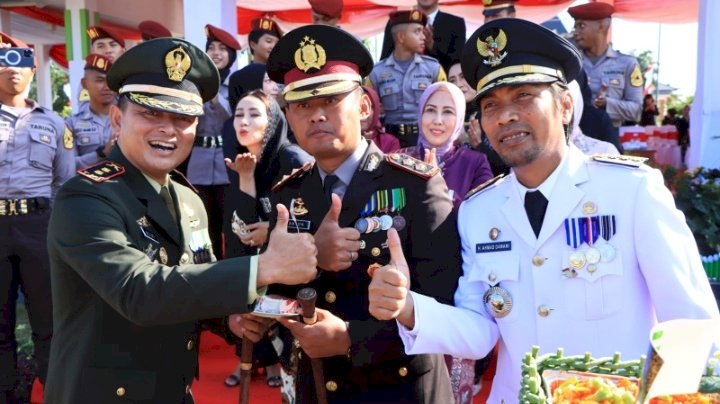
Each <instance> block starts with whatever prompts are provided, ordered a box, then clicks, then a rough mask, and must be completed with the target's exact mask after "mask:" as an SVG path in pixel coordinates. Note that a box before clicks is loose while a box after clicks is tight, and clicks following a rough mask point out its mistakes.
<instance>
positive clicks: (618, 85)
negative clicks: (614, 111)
mask: <svg viewBox="0 0 720 404" xmlns="http://www.w3.org/2000/svg"><path fill="white" fill-rule="evenodd" d="M603 82H604V83H606V84H607V85H608V95H609V96H611V97H614V98H622V94H623V92H624V91H625V76H623V75H622V74H617V73H613V74H608V75H606V76H605V77H603Z"/></svg>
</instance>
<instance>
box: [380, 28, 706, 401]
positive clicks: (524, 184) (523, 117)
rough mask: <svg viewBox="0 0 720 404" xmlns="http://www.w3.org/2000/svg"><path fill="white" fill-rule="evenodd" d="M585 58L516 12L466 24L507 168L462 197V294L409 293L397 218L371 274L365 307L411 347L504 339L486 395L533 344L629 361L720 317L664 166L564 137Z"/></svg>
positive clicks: (507, 379) (441, 349)
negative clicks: (385, 252)
mask: <svg viewBox="0 0 720 404" xmlns="http://www.w3.org/2000/svg"><path fill="white" fill-rule="evenodd" d="M580 60H581V56H580V54H579V53H578V51H577V50H575V48H574V47H573V46H572V45H571V44H570V43H568V42H567V41H566V40H565V39H563V38H560V37H559V36H557V35H555V34H554V33H552V32H550V31H548V30H546V29H545V28H542V27H540V26H538V25H535V24H533V23H531V22H528V21H524V20H520V19H504V20H497V21H493V22H490V23H488V24H486V25H483V26H482V27H481V28H480V29H479V30H478V31H477V32H475V33H474V34H473V36H471V37H470V40H469V41H468V43H467V45H466V47H465V49H464V51H463V61H462V68H463V73H464V74H465V77H466V78H467V79H468V82H469V83H470V85H471V86H474V87H475V88H476V89H477V93H478V96H477V99H476V102H478V106H479V110H480V114H481V116H482V117H481V124H482V127H483V129H484V130H485V132H486V133H487V134H488V137H489V139H490V142H491V144H492V147H493V148H494V149H495V150H497V152H498V153H499V155H500V156H501V157H502V158H503V160H504V161H505V163H507V164H508V165H509V166H511V167H512V171H511V173H510V175H508V176H507V177H505V178H501V179H497V180H496V181H495V182H494V183H492V184H490V185H485V186H484V187H479V188H480V189H477V190H474V193H473V192H472V191H471V195H469V196H468V197H467V199H466V201H465V202H464V203H463V204H462V205H461V207H460V212H459V218H458V228H459V233H460V237H461V240H462V258H463V276H462V277H461V278H460V281H459V285H458V289H457V291H456V294H455V304H456V306H457V307H451V306H447V305H442V304H440V303H438V302H436V301H435V300H433V299H431V298H428V297H425V296H422V295H420V294H417V293H414V292H411V293H407V290H408V286H409V285H408V283H409V282H408V281H407V279H408V278H407V273H406V272H405V271H406V266H405V261H404V258H403V253H402V249H401V248H400V247H399V246H398V245H399V244H398V243H397V241H396V240H397V239H396V234H395V233H394V231H392V230H390V231H389V232H388V245H389V249H390V251H391V253H392V259H391V264H390V265H388V266H385V267H383V268H381V269H379V270H378V271H376V272H375V274H374V276H373V281H372V283H371V284H370V286H369V289H370V293H369V300H370V313H371V314H372V315H373V316H375V317H376V318H378V319H392V318H397V321H398V323H399V325H400V327H399V329H400V335H401V337H402V339H403V342H404V344H405V348H406V351H407V353H408V354H419V353H446V354H452V355H456V356H459V357H463V358H482V357H484V356H485V355H486V354H487V353H488V352H489V351H490V350H491V349H493V347H494V346H495V345H496V344H498V343H499V354H498V367H497V373H496V376H495V379H494V380H493V385H492V391H491V393H490V398H489V400H488V402H490V403H502V402H504V403H506V404H509V403H515V402H517V401H518V390H519V389H520V381H521V360H522V358H523V356H524V354H525V353H526V352H529V351H530V350H531V348H532V346H533V345H536V344H537V345H539V346H540V350H541V353H547V352H554V351H555V350H556V349H557V348H558V347H563V348H564V349H565V353H566V354H567V355H576V354H583V353H585V352H591V353H592V355H593V356H596V357H602V356H612V354H613V353H614V352H621V353H622V356H623V358H624V359H628V360H630V359H633V358H639V357H640V355H642V354H644V353H646V351H647V347H648V336H649V331H650V328H651V327H652V326H653V325H654V324H656V323H657V322H658V321H666V320H670V319H677V318H695V319H704V318H718V317H720V315H719V314H718V308H717V305H716V302H715V299H714V298H713V295H712V291H711V289H710V286H709V283H708V280H707V277H706V275H705V273H704V271H703V268H702V264H701V262H700V258H699V255H698V250H697V247H696V245H695V241H694V239H693V236H692V234H691V233H690V230H689V229H688V227H687V225H686V224H685V218H684V217H683V215H682V213H681V212H679V211H678V210H677V209H676V208H675V205H674V202H673V198H672V195H671V194H670V192H669V191H668V190H667V188H665V186H664V184H663V178H662V176H661V174H660V172H659V171H658V170H655V169H651V168H649V167H647V166H645V165H643V164H642V161H637V160H636V159H635V158H628V157H625V156H615V157H612V156H610V157H607V156H602V155H595V156H585V155H583V154H582V153H581V152H580V151H579V150H578V149H577V148H576V147H575V146H574V145H572V144H570V145H568V142H567V136H566V131H567V128H566V127H567V124H568V123H569V122H570V117H571V115H572V99H571V97H570V95H569V93H568V90H567V86H566V83H567V82H568V81H571V80H573V78H575V76H576V74H577V73H578V71H579V70H580V66H581V62H580Z"/></svg>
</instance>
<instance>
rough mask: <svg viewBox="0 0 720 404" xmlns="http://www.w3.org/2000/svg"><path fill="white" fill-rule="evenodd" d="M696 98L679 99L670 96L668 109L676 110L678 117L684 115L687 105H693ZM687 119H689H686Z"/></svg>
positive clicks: (673, 95)
mask: <svg viewBox="0 0 720 404" xmlns="http://www.w3.org/2000/svg"><path fill="white" fill-rule="evenodd" d="M694 99H695V96H693V95H691V96H689V97H682V98H681V97H678V96H677V95H676V94H670V95H669V96H668V98H667V108H668V109H670V108H675V110H676V111H677V113H678V115H683V110H684V109H685V107H686V106H687V105H692V103H693V100H694ZM686 118H687V117H686Z"/></svg>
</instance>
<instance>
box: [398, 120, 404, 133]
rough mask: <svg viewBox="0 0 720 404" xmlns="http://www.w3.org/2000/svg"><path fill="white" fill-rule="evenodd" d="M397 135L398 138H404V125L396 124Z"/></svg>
mask: <svg viewBox="0 0 720 404" xmlns="http://www.w3.org/2000/svg"><path fill="white" fill-rule="evenodd" d="M398 134H400V136H405V124H404V123H401V124H398Z"/></svg>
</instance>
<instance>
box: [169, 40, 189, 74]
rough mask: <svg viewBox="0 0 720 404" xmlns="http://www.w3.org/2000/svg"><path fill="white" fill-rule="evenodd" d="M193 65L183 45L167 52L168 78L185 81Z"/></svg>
mask: <svg viewBox="0 0 720 404" xmlns="http://www.w3.org/2000/svg"><path fill="white" fill-rule="evenodd" d="M191 66H192V60H190V55H188V53H187V52H185V49H183V48H182V47H181V46H178V47H177V48H175V49H173V50H171V51H169V52H168V53H166V54H165V67H166V68H167V75H168V79H170V80H172V81H178V82H180V81H183V79H184V78H185V76H187V74H188V72H189V71H190V67H191Z"/></svg>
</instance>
